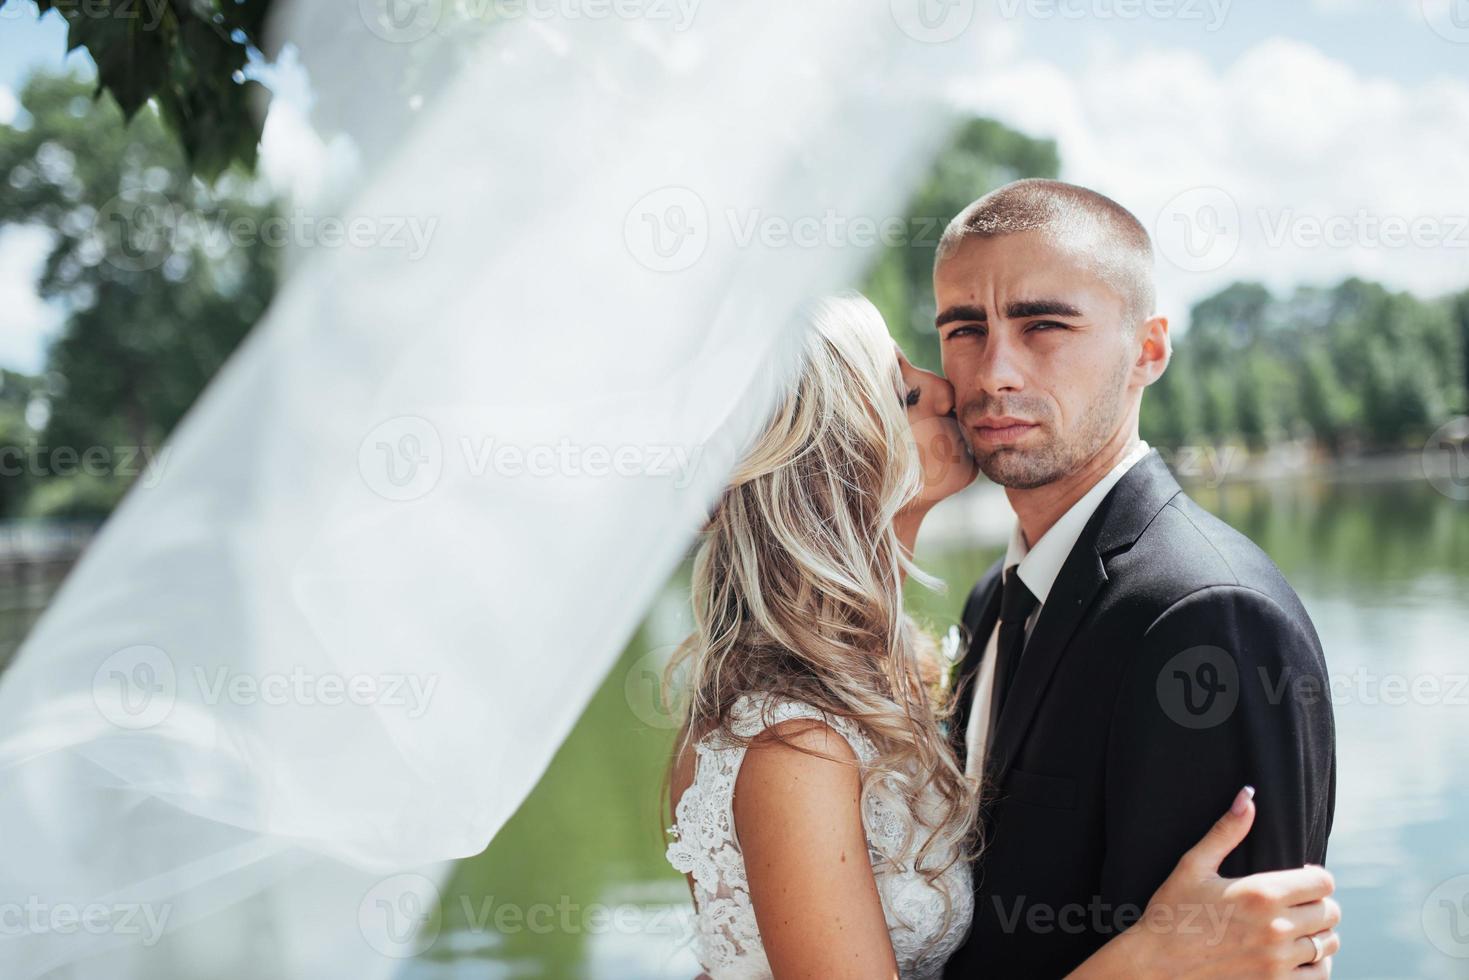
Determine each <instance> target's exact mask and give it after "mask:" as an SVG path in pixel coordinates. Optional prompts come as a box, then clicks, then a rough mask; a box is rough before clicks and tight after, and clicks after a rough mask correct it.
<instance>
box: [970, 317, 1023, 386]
mask: <svg viewBox="0 0 1469 980" xmlns="http://www.w3.org/2000/svg"><path fill="white" fill-rule="evenodd" d="M1022 354H1023V352H1022V350H1021V348H1020V341H1019V340H1018V339H1016V338H1014V337H1012V336H1011V335H1010V331H1008V330H1004V329H991V330H990V332H989V336H988V337H986V338H985V342H984V346H983V349H982V350H981V351H980V355H979V358H978V359H977V360H976V361H975V364H974V371H973V378H972V382H973V383H974V384H975V385H976V386H977V387H978V388H980V389H981V390H983V391H987V392H992V393H993V392H1001V391H1019V390H1021V389H1022V388H1024V387H1025V374H1024V372H1023V371H1022V369H1021V358H1022Z"/></svg>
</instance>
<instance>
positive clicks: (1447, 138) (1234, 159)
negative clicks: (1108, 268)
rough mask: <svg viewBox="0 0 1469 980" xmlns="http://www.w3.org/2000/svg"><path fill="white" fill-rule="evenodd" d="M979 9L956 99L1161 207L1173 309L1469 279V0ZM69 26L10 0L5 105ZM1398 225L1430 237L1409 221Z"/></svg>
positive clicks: (30, 305)
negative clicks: (1359, 284)
mask: <svg viewBox="0 0 1469 980" xmlns="http://www.w3.org/2000/svg"><path fill="white" fill-rule="evenodd" d="M705 2H710V0H705ZM893 2H895V3H896V2H900V0H893ZM914 2H920V0H914ZM929 2H938V0H929ZM949 2H951V3H957V4H959V5H961V6H962V5H963V4H965V3H967V2H969V0H949ZM979 8H980V14H979V15H978V16H976V18H975V20H974V26H973V27H971V28H970V29H971V30H982V31H985V32H987V33H986V35H985V36H984V39H985V42H986V46H987V50H988V51H989V55H987V57H986V58H985V59H984V60H985V61H986V64H983V65H976V67H975V72H974V75H973V77H972V78H971V79H969V80H967V81H966V83H965V84H962V85H960V86H958V91H957V94H956V98H957V99H958V101H960V102H961V103H964V104H966V105H967V106H968V107H969V108H971V109H973V110H974V111H976V112H980V113H984V114H988V115H993V116H996V117H998V118H1001V119H1003V120H1005V121H1006V122H1008V123H1010V124H1012V125H1014V126H1016V127H1017V128H1020V129H1022V130H1023V131H1025V132H1028V133H1032V134H1034V135H1042V136H1049V137H1052V138H1055V139H1056V140H1057V141H1058V143H1059V144H1060V150H1061V157H1062V160H1063V173H1062V176H1063V177H1065V178H1066V179H1069V180H1074V181H1077V182H1079V183H1085V184H1088V185H1089V186H1093V187H1096V188H1098V189H1100V190H1103V191H1104V192H1106V193H1109V194H1111V195H1112V196H1114V197H1116V198H1117V199H1118V200H1120V201H1122V203H1124V204H1125V205H1127V206H1128V207H1129V208H1131V209H1133V210H1134V212H1135V213H1137V214H1138V216H1139V218H1141V219H1142V220H1143V222H1144V224H1146V225H1149V226H1150V228H1151V229H1152V230H1153V231H1154V234H1155V238H1156V239H1157V242H1158V246H1159V252H1160V261H1159V294H1160V302H1161V304H1162V307H1163V312H1165V313H1169V314H1170V315H1172V316H1173V317H1174V319H1175V322H1176V323H1180V324H1182V323H1184V322H1185V320H1186V311H1187V308H1188V307H1189V305H1191V304H1192V303H1193V302H1196V301H1197V300H1198V299H1199V298H1201V297H1202V296H1204V295H1207V294H1208V293H1210V292H1213V291H1214V290H1216V289H1218V288H1221V287H1222V286H1223V285H1226V284H1228V283H1229V282H1232V281H1236V280H1238V279H1257V280H1259V281H1263V282H1265V283H1266V284H1267V285H1270V286H1271V287H1272V288H1275V289H1277V290H1280V291H1286V290H1289V289H1291V288H1294V287H1295V286H1296V285H1300V284H1314V285H1331V284H1333V283H1335V282H1338V281H1340V280H1341V279H1342V278H1345V277H1346V276H1348V275H1361V276H1365V277H1369V278H1375V279H1378V280H1381V281H1383V282H1386V283H1387V284H1389V285H1391V286H1394V287H1396V288H1402V289H1409V290H1412V291H1414V292H1416V293H1419V294H1421V295H1426V296H1432V295H1438V294H1441V293H1445V292H1448V291H1450V290H1455V289H1462V288H1464V287H1465V286H1469V274H1466V273H1465V271H1464V270H1465V269H1469V262H1466V259H1469V216H1466V215H1469V193H1466V192H1465V190H1464V183H1463V175H1464V174H1465V173H1469V81H1466V77H1469V76H1466V73H1465V71H1464V67H1465V65H1466V64H1469V0H989V2H988V3H984V2H981V3H980V4H979ZM1149 12H1151V13H1149ZM65 44H66V30H65V26H64V24H63V22H62V21H61V18H60V17H59V15H56V14H54V13H53V14H50V15H48V16H47V17H45V18H42V19H39V20H37V19H36V18H35V16H34V6H33V5H32V4H30V3H29V2H25V0H21V2H17V0H11V2H10V3H9V4H7V5H6V6H5V8H4V9H3V10H0V123H3V122H6V121H8V120H9V119H10V118H11V117H13V115H14V112H15V105H16V102H15V93H16V92H17V91H18V90H19V89H20V87H21V86H22V85H23V84H24V81H25V78H26V77H27V76H28V75H29V74H30V72H32V71H34V70H36V69H54V68H59V67H61V66H63V65H71V66H74V67H75V68H77V69H78V70H81V71H88V72H89V71H90V65H89V63H88V61H87V58H86V55H85V54H84V53H81V52H78V53H76V54H73V55H71V56H70V57H69V58H67V57H65ZM276 116H278V117H279V118H272V119H271V120H270V121H269V122H268V123H267V127H266V141H265V147H264V154H263V155H264V159H265V161H266V164H267V169H269V168H270V165H271V163H272V161H276V162H277V163H279V164H280V165H281V167H282V169H284V170H287V171H290V170H292V169H294V170H295V171H296V172H306V171H309V170H310V169H311V166H310V165H309V164H311V163H314V162H315V161H318V160H319V153H320V146H319V144H313V135H312V134H311V133H310V132H309V127H307V126H306V125H305V124H304V122H303V120H302V118H301V116H300V114H299V113H293V112H291V111H290V107H288V106H286V107H283V111H282V112H280V113H277V114H276ZM313 154H318V156H313ZM293 163H294V164H295V166H294V167H293V166H292V164H293ZM318 169H319V168H318ZM1460 218H1463V219H1464V222H1465V229H1464V230H1462V231H1461V230H1460V229H1459V219H1460ZM1219 228H1223V229H1224V230H1225V232H1226V234H1224V235H1223V236H1222V237H1221V236H1220V235H1219V234H1217V229H1219ZM1394 228H1396V229H1397V230H1398V231H1401V230H1402V229H1404V228H1416V229H1426V237H1424V236H1419V235H1418V234H1417V233H1416V232H1415V233H1414V235H1413V237H1412V240H1411V241H1408V242H1403V241H1395V240H1392V239H1391V238H1390V237H1389V232H1391V231H1392V230H1393V229H1394ZM45 248H46V239H45V237H44V236H43V235H37V234H32V233H27V232H25V231H24V230H20V231H17V230H11V231H8V232H6V233H4V234H0V366H6V367H11V368H15V369H20V370H27V371H35V370H38V369H39V368H40V367H41V366H42V364H43V360H44V349H45V343H46V340H47V338H48V337H49V336H51V335H52V334H53V333H54V331H55V330H56V329H57V327H58V323H59V321H58V318H57V315H56V313H55V312H54V311H53V310H51V309H50V308H48V307H46V306H45V304H42V303H41V302H40V301H39V300H38V299H36V297H35V295H34V290H33V288H32V284H33V282H34V276H35V271H36V270H37V269H38V268H39V263H40V261H41V257H42V256H43V255H44V253H45Z"/></svg>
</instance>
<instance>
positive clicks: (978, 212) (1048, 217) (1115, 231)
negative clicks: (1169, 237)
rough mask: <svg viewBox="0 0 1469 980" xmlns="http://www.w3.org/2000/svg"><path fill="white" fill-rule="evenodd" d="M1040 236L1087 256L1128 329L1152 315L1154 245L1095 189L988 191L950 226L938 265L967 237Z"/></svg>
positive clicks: (1046, 183)
mask: <svg viewBox="0 0 1469 980" xmlns="http://www.w3.org/2000/svg"><path fill="white" fill-rule="evenodd" d="M1036 230H1041V231H1045V232H1047V233H1048V234H1050V235H1052V236H1054V237H1055V238H1056V240H1057V241H1058V242H1061V243H1063V244H1065V245H1069V246H1072V247H1074V248H1076V249H1078V250H1079V251H1081V252H1083V253H1084V254H1086V255H1087V256H1088V257H1089V258H1090V259H1091V260H1092V261H1093V263H1094V264H1095V267H1096V269H1097V271H1098V273H1099V274H1100V275H1101V276H1102V278H1104V279H1105V280H1107V282H1108V283H1109V284H1110V285H1111V286H1112V288H1113V289H1115V290H1116V291H1117V293H1118V295H1120V296H1121V297H1122V300H1123V309H1124V313H1125V315H1126V316H1127V319H1128V321H1129V322H1130V323H1131V324H1132V325H1133V326H1138V325H1140V324H1141V323H1142V322H1143V321H1144V320H1147V319H1148V318H1149V317H1151V316H1152V315H1153V311H1154V305H1155V304H1156V302H1157V291H1156V289H1155V287H1154V285H1153V240H1152V238H1151V237H1150V236H1149V235H1148V231H1147V229H1146V228H1144V227H1143V225H1142V222H1140V221H1138V220H1137V218H1136V217H1135V216H1134V215H1133V213H1132V212H1131V211H1129V210H1127V209H1126V208H1124V207H1123V206H1122V205H1120V204H1118V203H1117V202H1116V201H1114V200H1112V199H1111V198H1110V197H1107V196H1106V195H1104V194H1098V193H1097V192H1096V191H1094V190H1089V189H1087V188H1085V187H1078V186H1077V185H1075V184H1067V183H1064V182H1062V181H1059V180H1039V179H1029V180H1017V181H1015V182H1014V183H1010V184H1006V185H1005V186H1004V187H1000V188H997V189H995V190H993V191H990V192H989V193H988V194H986V195H985V196H984V197H981V198H980V199H979V200H977V201H975V202H974V203H972V204H970V205H969V206H968V207H966V208H965V209H964V210H963V211H961V212H959V214H958V215H957V216H956V217H955V218H954V220H953V221H950V222H949V226H948V227H947V228H945V229H944V234H943V237H941V238H940V239H939V246H938V256H937V258H936V259H935V262H942V261H944V259H946V258H948V257H949V256H950V255H952V254H954V252H955V251H956V250H957V249H958V248H959V246H960V245H962V244H963V243H964V242H965V241H967V240H969V239H971V238H999V237H1000V236H1002V235H1014V234H1018V233H1020V232H1025V231H1036Z"/></svg>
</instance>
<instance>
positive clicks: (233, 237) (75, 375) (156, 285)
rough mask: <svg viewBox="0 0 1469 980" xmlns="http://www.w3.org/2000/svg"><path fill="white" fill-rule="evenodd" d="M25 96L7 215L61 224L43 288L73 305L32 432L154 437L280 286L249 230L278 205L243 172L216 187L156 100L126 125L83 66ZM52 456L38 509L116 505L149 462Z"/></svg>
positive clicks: (0, 141)
mask: <svg viewBox="0 0 1469 980" xmlns="http://www.w3.org/2000/svg"><path fill="white" fill-rule="evenodd" d="M21 104H22V105H23V107H24V108H25V110H26V115H27V116H28V117H29V120H28V122H27V124H26V125H24V127H23V128H17V127H13V126H4V127H0V182H3V183H5V185H6V186H7V188H8V192H7V193H6V195H5V196H4V197H3V199H0V228H3V227H4V226H6V225H32V226H39V227H42V228H45V229H47V230H48V231H49V232H50V233H51V235H52V246H51V250H50V252H49V254H48V256H47V258H46V262H45V265H44V269H43V272H42V274H41V278H40V281H39V283H38V290H39V292H40V294H41V296H42V297H43V298H45V299H46V300H48V301H50V302H52V303H53V304H56V305H58V306H59V307H61V308H62V309H63V310H65V311H66V320H65V323H64V326H63V329H62V332H61V334H60V336H59V337H58V338H57V339H56V341H55V342H54V343H53V345H52V347H51V349H50V351H49V356H48V362H47V370H46V375H45V379H44V391H43V394H44V397H45V399H46V400H47V401H48V402H49V407H50V411H49V420H48V421H47V424H46V426H45V429H44V431H42V432H40V433H34V434H33V435H32V437H31V438H32V441H33V442H34V443H35V444H36V445H38V446H40V447H41V448H42V449H43V450H44V451H45V453H53V452H54V451H55V450H57V449H64V450H66V451H68V452H71V451H74V452H77V453H83V452H86V451H87V450H89V449H96V450H100V451H102V452H104V453H105V454H108V457H109V458H110V459H116V458H118V456H119V455H125V454H128V453H139V452H146V451H150V450H156V449H157V447H158V446H159V445H160V444H161V442H162V441H163V439H164V437H165V436H166V435H167V434H168V432H169V431H170V430H171V429H172V428H173V427H174V425H175V424H177V422H178V421H179V419H180V418H181V417H182V416H183V414H184V412H185V411H186V410H187V409H188V407H189V406H190V405H191V404H192V403H193V401H194V399H195V398H196V397H197V396H198V394H199V392H200V391H201V390H202V389H203V387H204V385H205V383H206V382H207V381H208V380H209V378H210V377H212V376H213V374H214V373H215V372H216V371H217V370H218V369H219V367H220V365H221V364H223V362H224V360H225V358H226V357H227V356H228V355H229V353H230V352H231V351H232V350H233V349H234V348H235V346H236V345H237V344H238V343H239V342H240V340H241V339H242V338H243V337H244V336H245V333H246V332H247V331H248V330H249V328H250V327H251V325H252V324H253V323H254V322H255V321H256V319H258V317H259V316H260V314H261V313H262V312H263V311H264V309H265V306H266V305H267V303H268V302H269V300H270V298H271V296H272V295H273V293H274V290H275V282H276V267H277V257H276V255H275V254H274V252H275V250H273V249H271V248H269V247H268V246H266V245H265V244H263V242H262V238H261V236H259V235H254V236H251V237H249V238H246V239H240V237H239V232H240V230H241V229H245V230H249V229H259V228H260V227H261V225H262V223H263V222H264V221H265V220H266V218H268V217H269V216H271V215H273V214H274V213H275V211H274V202H273V201H272V200H269V199H267V198H265V197H264V196H263V195H262V192H261V191H260V189H259V187H258V185H256V184H254V183H253V182H244V181H242V180H241V179H240V178H238V177H236V176H231V175H226V177H225V178H223V179H222V180H220V181H218V182H217V183H216V185H215V186H214V187H213V188H210V187H208V186H206V185H205V184H203V183H202V182H201V181H200V180H198V179H197V178H196V177H194V176H193V173H192V169H191V168H190V166H189V165H188V162H187V160H186V159H185V157H184V155H183V153H182V152H181V151H180V148H179V145H178V143H177V141H176V140H175V139H174V138H173V137H172V135H171V134H170V133H169V132H168V131H167V129H166V128H165V127H164V125H163V123H162V120H161V119H160V117H159V114H158V113H157V112H155V111H153V110H152V109H144V110H142V111H140V112H139V113H138V114H137V116H135V117H134V119H133V120H132V122H131V124H128V123H126V122H125V121H124V119H123V115H122V113H121V112H120V111H119V109H118V108H117V106H116V105H114V104H113V103H112V102H111V101H110V100H105V99H104V100H95V99H93V98H91V96H90V85H89V84H88V83H86V82H83V81H81V80H80V79H77V78H75V77H71V76H52V75H36V76H33V77H32V79H31V80H30V81H29V82H28V83H27V85H26V87H25V88H24V90H23V91H22V93H21ZM12 435H13V433H12ZM6 444H9V443H8V442H7V443H6ZM41 458H42V459H43V460H45V459H51V458H53V457H51V456H47V455H43V456H42V457H41ZM41 469H42V473H41V477H42V479H41V480H40V484H39V485H38V486H36V487H34V488H33V490H34V491H35V492H34V493H33V494H32V495H31V497H30V498H29V499H30V503H29V504H28V505H27V506H26V510H27V511H28V512H34V511H37V510H40V511H45V512H47V513H52V514H103V513H106V512H107V510H108V509H110V506H111V504H112V503H113V502H115V500H116V499H117V498H118V496H120V495H121V493H122V492H123V491H124V490H125V489H126V487H127V485H128V484H129V482H130V479H131V478H132V476H134V475H136V474H131V473H128V472H114V471H110V472H108V473H106V474H104V475H102V476H96V475H86V474H79V473H75V472H67V473H60V472H55V471H54V467H51V466H47V465H43V466H42V467H41ZM10 503H11V505H12V506H13V505H14V501H11V502H10Z"/></svg>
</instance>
